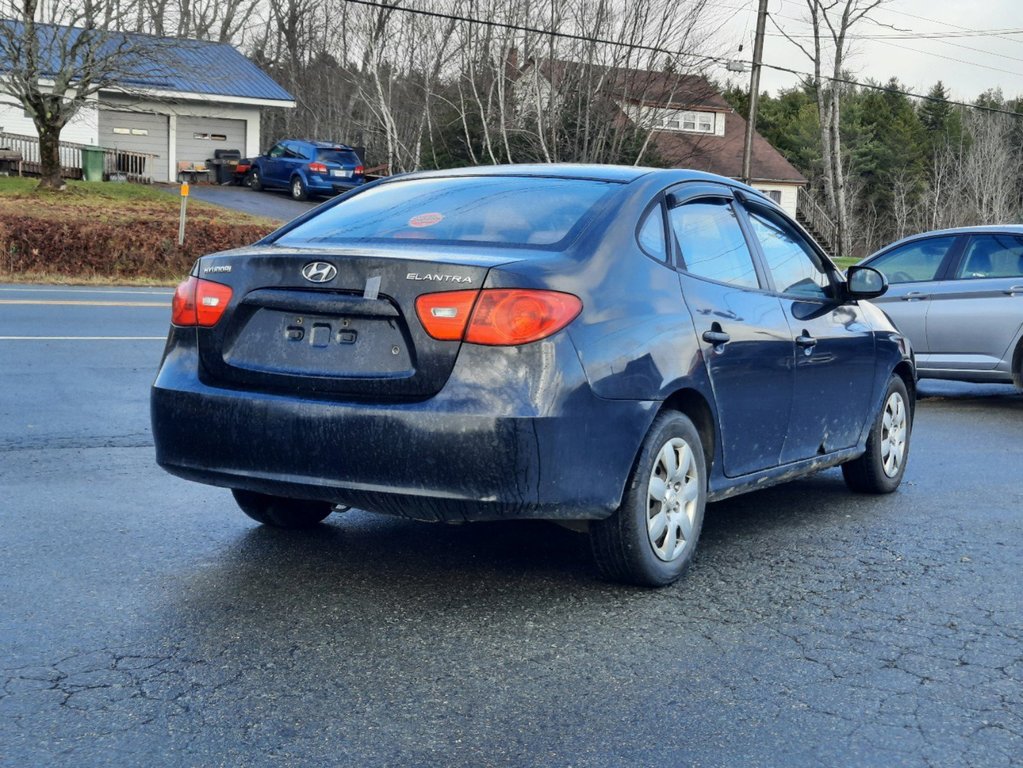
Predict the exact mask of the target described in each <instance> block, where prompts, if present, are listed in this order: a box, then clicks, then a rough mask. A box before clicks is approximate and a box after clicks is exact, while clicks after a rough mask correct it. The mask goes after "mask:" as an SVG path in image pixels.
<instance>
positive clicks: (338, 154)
mask: <svg viewBox="0 0 1023 768" xmlns="http://www.w3.org/2000/svg"><path fill="white" fill-rule="evenodd" d="M316 159H317V160H319V161H320V162H321V163H337V164H338V165H358V164H359V156H358V155H356V154H355V153H354V152H352V151H350V150H347V149H318V150H316Z"/></svg>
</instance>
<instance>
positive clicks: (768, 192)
mask: <svg viewBox="0 0 1023 768" xmlns="http://www.w3.org/2000/svg"><path fill="white" fill-rule="evenodd" d="M757 192H759V193H760V194H762V195H765V196H767V197H769V198H771V199H772V200H773V201H774V202H776V203H777V204H778V205H781V190H780V189H758V190H757Z"/></svg>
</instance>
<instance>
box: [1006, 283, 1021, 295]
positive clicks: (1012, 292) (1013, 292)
mask: <svg viewBox="0 0 1023 768" xmlns="http://www.w3.org/2000/svg"><path fill="white" fill-rule="evenodd" d="M1002 293H1005V294H1008V295H1009V296H1015V295H1016V294H1017V293H1023V285H1014V286H1012V288H1006V289H1005V290H1004V291H1002Z"/></svg>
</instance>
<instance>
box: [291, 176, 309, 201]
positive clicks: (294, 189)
mask: <svg viewBox="0 0 1023 768" xmlns="http://www.w3.org/2000/svg"><path fill="white" fill-rule="evenodd" d="M291 197H292V198H293V199H295V200H308V199H309V192H308V191H307V190H306V187H305V183H304V182H303V181H302V177H301V176H296V177H295V178H293V179H292V180H291Z"/></svg>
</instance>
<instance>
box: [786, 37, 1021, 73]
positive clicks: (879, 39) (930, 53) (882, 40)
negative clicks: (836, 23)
mask: <svg viewBox="0 0 1023 768" xmlns="http://www.w3.org/2000/svg"><path fill="white" fill-rule="evenodd" d="M779 29H780V27H779ZM767 35H768V37H783V38H785V39H786V40H790V41H794V40H812V39H813V35H803V34H799V35H790V34H789V33H787V32H768V33H767ZM912 39H914V38H911V37H901V36H898V37H897V36H894V35H883V36H871V35H848V36H846V40H867V41H869V42H872V43H877V44H879V45H887V46H889V47H890V48H901V49H902V50H904V51H912V52H913V53H922V54H924V55H925V56H934V57H936V58H939V59H945V61H953V62H955V63H956V64H965V65H967V66H969V67H980V68H981V69H990V70H992V71H993V72H1002V73H1004V74H1006V75H1016V76H1017V77H1023V72H1013V71H1012V70H1008V69H1002V68H1001V67H993V66H991V65H990V64H980V63H978V62H976V61H967V60H965V59H957V58H955V57H954V56H946V55H945V54H943V53H935V52H934V51H924V50H921V49H920V48H912V47H910V46H908V45H900V44H898V43H893V42H891V41H892V40H912ZM923 39H925V40H930V39H933V38H923ZM936 42H939V43H943V44H945V45H954V46H955V47H956V48H962V49H964V50H967V51H976V52H977V53H984V54H987V55H989V56H998V57H1000V58H1003V59H1009V60H1011V61H1023V58H1020V57H1019V56H1009V55H1007V54H1004V53H995V52H994V51H985V50H984V49H982V48H973V47H971V46H968V45H958V44H956V43H949V42H947V41H945V40H936Z"/></svg>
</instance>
